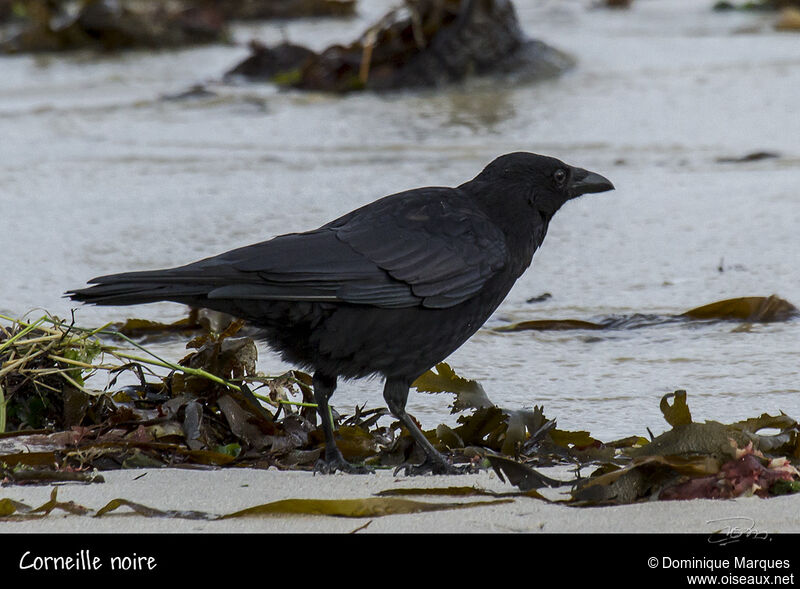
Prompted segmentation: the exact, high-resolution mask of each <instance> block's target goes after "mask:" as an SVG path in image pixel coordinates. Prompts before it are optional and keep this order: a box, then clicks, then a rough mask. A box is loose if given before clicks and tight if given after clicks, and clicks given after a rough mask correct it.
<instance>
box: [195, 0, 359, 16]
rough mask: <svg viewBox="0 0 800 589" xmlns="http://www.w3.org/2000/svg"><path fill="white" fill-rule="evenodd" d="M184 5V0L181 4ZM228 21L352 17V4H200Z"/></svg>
mask: <svg viewBox="0 0 800 589" xmlns="http://www.w3.org/2000/svg"><path fill="white" fill-rule="evenodd" d="M184 1H185V0H184ZM198 3H202V4H205V5H211V6H213V7H214V8H215V9H216V10H218V11H219V12H220V13H221V14H222V15H223V16H224V17H225V18H226V19H228V20H269V19H288V18H308V17H320V16H325V17H332V16H336V17H342V16H353V15H355V12H356V0H202V1H201V2H198Z"/></svg>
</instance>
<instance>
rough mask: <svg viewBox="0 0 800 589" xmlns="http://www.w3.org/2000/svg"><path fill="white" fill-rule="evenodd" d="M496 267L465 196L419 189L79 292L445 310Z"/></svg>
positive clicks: (500, 242) (496, 250) (496, 253)
mask: <svg viewBox="0 0 800 589" xmlns="http://www.w3.org/2000/svg"><path fill="white" fill-rule="evenodd" d="M505 260H506V246H505V239H504V237H503V234H502V232H501V231H500V230H499V229H498V228H497V227H496V226H495V225H494V224H493V223H492V222H491V221H490V220H489V219H488V218H487V217H486V216H485V215H484V214H483V213H482V212H480V211H479V210H477V209H476V208H475V206H474V204H473V203H472V201H470V200H469V198H468V197H467V196H466V195H464V194H463V193H462V192H460V191H458V190H456V189H452V188H426V189H417V190H412V191H408V192H404V193H399V194H396V195H392V196H388V197H385V198H383V199H381V200H379V201H376V202H374V203H371V204H369V205H366V206H364V207H361V208H360V209H357V210H355V211H353V212H351V213H348V214H347V215H345V216H343V217H341V218H339V219H337V220H336V221H333V222H331V223H328V224H327V225H324V226H322V227H320V228H319V229H316V230H314V231H309V232H307V233H292V234H287V235H281V236H279V237H276V238H274V239H271V240H269V241H265V242H262V243H258V244H254V245H250V246H246V247H243V248H239V249H235V250H231V251H230V252H227V253H224V254H221V255H219V256H214V257H212V258H206V259H204V260H200V261H199V262H195V263H193V264H189V265H187V266H182V267H179V268H172V269H169V270H158V271H153V272H131V273H126V274H117V275H112V276H106V277H100V278H97V279H94V280H92V283H95V284H97V285H98V286H95V287H93V288H91V289H86V290H85V291H81V292H82V293H85V294H86V295H93V294H95V293H96V296H95V297H94V298H95V301H94V302H101V301H100V300H99V297H101V296H103V295H105V294H108V295H111V296H114V297H116V299H117V301H119V300H121V299H122V298H124V297H127V299H128V301H127V302H130V300H132V299H136V298H139V299H141V300H145V299H149V300H156V299H158V298H162V299H167V300H169V299H170V298H172V299H173V300H174V299H175V298H180V297H196V296H203V295H204V296H207V297H208V298H210V299H247V300H289V301H317V302H326V301H329V302H348V303H355V304H363V305H372V306H376V307H386V308H398V307H415V306H424V307H430V308H445V307H451V306H454V305H457V304H458V303H460V302H462V301H464V300H466V299H468V298H469V297H471V296H472V295H474V294H475V293H477V292H478V291H479V290H480V289H481V288H482V287H483V285H484V284H485V283H486V281H487V280H488V279H489V278H490V277H491V276H492V275H494V274H495V273H496V272H498V271H499V270H500V269H502V268H503V266H504V263H505ZM128 295H130V296H128ZM84 300H91V298H89V297H88V296H87V297H84ZM109 302H112V301H111V300H110V299H109ZM133 302H135V300H134V301H133ZM101 304H102V302H101Z"/></svg>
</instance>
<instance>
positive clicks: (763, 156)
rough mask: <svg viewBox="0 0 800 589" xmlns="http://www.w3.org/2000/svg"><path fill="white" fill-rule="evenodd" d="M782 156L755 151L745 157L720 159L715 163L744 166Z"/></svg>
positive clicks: (769, 152)
mask: <svg viewBox="0 0 800 589" xmlns="http://www.w3.org/2000/svg"><path fill="white" fill-rule="evenodd" d="M779 157H781V155H780V154H779V153H775V152H773V151H753V152H751V153H748V154H745V155H743V156H735V157H728V156H726V157H718V158H717V159H716V160H715V161H716V162H717V163H718V164H743V163H747V162H758V161H761V160H768V159H775V158H779Z"/></svg>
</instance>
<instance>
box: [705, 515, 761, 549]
mask: <svg viewBox="0 0 800 589" xmlns="http://www.w3.org/2000/svg"><path fill="white" fill-rule="evenodd" d="M706 523H707V524H719V523H722V524H723V527H722V528H721V529H719V530H716V531H714V532H713V534H712V535H711V536H709V538H708V543H709V544H719V545H720V546H727V545H728V544H733V543H735V542H739V541H740V540H741V539H743V538H746V539H751V540H771V538H769V535H768V534H767V532H764V531H761V530H758V529H757V528H756V521H755V520H754V519H753V518H750V517H745V516H735V517H723V518H719V519H710V520H707V521H706Z"/></svg>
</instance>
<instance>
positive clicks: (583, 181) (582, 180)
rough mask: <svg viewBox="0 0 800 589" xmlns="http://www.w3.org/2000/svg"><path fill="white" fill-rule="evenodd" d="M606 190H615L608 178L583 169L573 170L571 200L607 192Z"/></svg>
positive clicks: (570, 185)
mask: <svg viewBox="0 0 800 589" xmlns="http://www.w3.org/2000/svg"><path fill="white" fill-rule="evenodd" d="M606 190H614V185H613V184H612V183H611V181H610V180H608V178H604V177H603V176H601V175H600V174H596V173H595V172H590V171H589V170H584V169H582V168H572V180H571V181H570V183H569V197H570V198H575V197H577V196H580V195H581V194H587V193H589V192H605V191H606Z"/></svg>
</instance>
